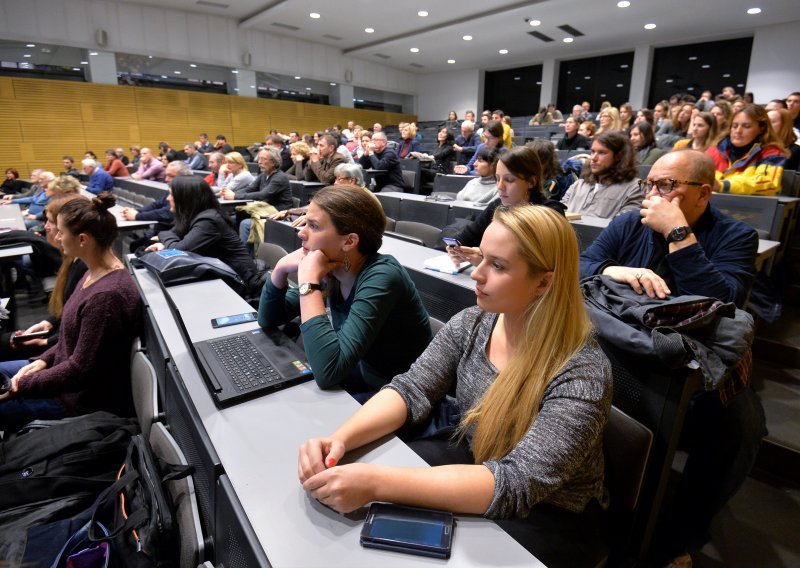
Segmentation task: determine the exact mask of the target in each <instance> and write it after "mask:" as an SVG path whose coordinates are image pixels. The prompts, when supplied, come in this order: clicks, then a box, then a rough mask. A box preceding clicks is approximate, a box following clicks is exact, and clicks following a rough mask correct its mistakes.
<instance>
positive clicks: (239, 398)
mask: <svg viewBox="0 0 800 568" xmlns="http://www.w3.org/2000/svg"><path fill="white" fill-rule="evenodd" d="M162 289H163V288H162ZM164 296H165V297H166V298H167V303H168V304H169V306H170V309H171V310H172V313H173V315H174V317H175V321H176V322H177V323H178V327H179V328H180V330H181V335H183V339H184V341H185V342H186V345H188V346H189V348H190V350H191V353H192V356H193V357H194V360H195V362H196V363H197V367H198V368H199V369H200V374H201V375H202V376H203V379H204V380H205V383H206V386H207V387H208V390H209V392H210V393H211V398H213V399H214V404H216V405H217V406H218V407H219V408H225V407H228V406H233V405H234V404H238V403H240V402H244V401H245V400H250V399H253V398H258V397H261V396H264V395H266V394H268V393H271V392H275V391H278V390H281V389H284V388H287V387H290V386H293V385H296V384H300V383H303V382H305V381H308V380H311V379H312V378H313V375H312V374H311V367H310V366H309V365H308V362H307V360H306V355H305V352H304V351H303V349H302V348H301V347H300V346H299V345H297V344H296V343H295V342H294V341H292V340H291V339H289V338H288V337H287V336H286V335H285V334H284V333H283V332H282V331H280V330H277V329H274V330H263V329H261V328H257V329H250V330H248V331H242V332H239V333H234V334H231V335H226V336H224V337H218V338H215V339H207V340H204V341H196V342H193V341H192V340H191V338H190V337H189V332H188V330H187V329H186V323H185V322H184V321H183V318H182V317H181V313H180V310H179V309H178V307H177V306H176V305H175V303H174V302H173V300H172V298H171V297H170V295H169V294H168V293H167V291H166V290H164ZM209 325H211V323H210V322H209Z"/></svg>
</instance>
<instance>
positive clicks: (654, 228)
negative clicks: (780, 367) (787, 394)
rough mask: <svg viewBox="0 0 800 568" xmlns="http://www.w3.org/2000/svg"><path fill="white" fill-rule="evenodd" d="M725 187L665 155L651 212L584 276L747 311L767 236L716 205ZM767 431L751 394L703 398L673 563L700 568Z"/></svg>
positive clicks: (668, 539) (613, 235)
mask: <svg viewBox="0 0 800 568" xmlns="http://www.w3.org/2000/svg"><path fill="white" fill-rule="evenodd" d="M715 183H716V182H715V177H714V163H713V161H712V160H711V158H710V157H708V156H706V155H705V154H703V153H701V152H698V151H695V150H682V151H680V152H671V153H669V154H666V155H665V156H663V157H662V158H660V159H659V160H658V161H657V162H656V163H655V164H654V165H653V167H652V169H651V170H650V174H649V176H648V178H647V179H646V180H642V181H641V185H642V189H643V191H645V192H646V198H645V200H644V202H643V203H642V208H641V211H638V212H632V213H626V214H624V215H620V216H619V217H617V218H616V219H614V220H613V221H612V222H611V223H610V224H609V226H608V227H607V228H606V229H605V230H604V231H603V232H602V233H601V234H600V236H598V237H597V239H596V240H595V241H594V242H593V243H592V244H591V245H590V246H589V247H588V248H587V249H586V250H585V251H584V252H583V253H582V254H581V266H580V268H581V277H582V278H586V277H589V276H593V275H596V274H603V275H605V276H608V277H610V278H612V279H613V280H615V281H617V282H624V283H627V284H629V285H630V286H631V288H633V290H634V291H635V292H636V293H637V294H647V295H648V296H649V297H651V298H654V297H658V298H666V297H667V296H681V295H699V296H707V297H712V298H718V299H719V300H722V301H723V302H734V303H735V304H737V305H738V306H739V307H741V306H742V305H743V304H744V301H745V299H746V298H747V294H748V292H749V290H750V287H751V285H752V283H753V280H754V279H755V274H756V271H755V259H756V251H757V249H758V235H757V233H756V231H755V230H754V229H752V228H751V227H749V226H747V225H746V224H744V223H742V222H741V221H738V220H736V219H734V218H732V217H729V216H727V215H725V214H723V213H721V212H720V211H718V210H716V209H715V208H713V207H711V206H710V205H709V198H710V197H711V192H712V190H713V189H714V186H715ZM765 434H766V427H765V421H764V410H763V408H762V407H761V403H760V402H759V400H758V397H757V396H756V394H755V393H754V392H753V390H752V389H751V388H749V387H746V388H745V389H744V390H743V391H742V392H740V393H739V394H738V395H737V396H736V397H735V398H733V400H731V401H729V403H728V404H727V405H723V403H722V402H721V400H720V396H719V393H718V392H717V391H705V390H701V391H698V392H697V393H695V394H694V395H693V397H692V398H691V400H690V403H689V407H688V410H687V414H686V420H685V423H684V432H683V437H684V439H685V440H687V445H688V453H689V457H688V459H687V462H686V466H685V467H684V472H683V477H682V479H681V484H680V486H679V489H678V494H677V495H676V498H675V504H674V506H673V509H672V511H671V514H670V515H669V518H668V521H667V522H666V523H665V525H664V526H663V527H662V529H663V533H662V534H661V535H660V536H661V538H662V542H661V547H660V548H661V552H662V554H663V555H664V557H665V558H673V559H675V563H673V564H672V565H675V566H684V565H685V566H691V559H690V557H689V553H694V552H697V551H699V550H700V549H701V548H702V547H703V545H704V544H705V543H706V542H707V541H708V540H709V539H710V533H709V528H710V525H711V520H712V519H713V517H714V515H715V514H716V513H717V512H719V510H720V509H722V507H723V506H724V505H725V503H726V502H727V501H728V500H729V499H730V498H731V497H732V496H733V495H734V494H735V493H736V491H737V490H738V489H739V487H740V486H741V485H742V483H743V482H744V480H745V478H746V477H747V474H748V473H749V471H750V468H751V467H752V465H753V462H754V461H755V458H756V454H757V453H758V448H759V446H760V443H761V438H762V437H763V436H764V435H765ZM678 561H680V562H678ZM687 562H688V563H687Z"/></svg>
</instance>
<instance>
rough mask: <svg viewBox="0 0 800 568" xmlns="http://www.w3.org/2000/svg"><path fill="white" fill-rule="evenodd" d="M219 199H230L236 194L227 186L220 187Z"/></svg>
mask: <svg viewBox="0 0 800 568" xmlns="http://www.w3.org/2000/svg"><path fill="white" fill-rule="evenodd" d="M219 197H220V199H224V200H225V201H232V200H233V199H234V198H235V197H236V195H235V194H234V193H233V192H232V191H231V190H230V189H228V188H227V187H224V188H222V190H220V192H219Z"/></svg>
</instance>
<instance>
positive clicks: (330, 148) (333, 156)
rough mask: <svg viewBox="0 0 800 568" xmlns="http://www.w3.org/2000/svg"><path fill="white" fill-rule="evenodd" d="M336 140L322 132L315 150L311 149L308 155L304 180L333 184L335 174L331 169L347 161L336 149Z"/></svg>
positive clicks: (337, 145)
mask: <svg viewBox="0 0 800 568" xmlns="http://www.w3.org/2000/svg"><path fill="white" fill-rule="evenodd" d="M338 147H339V144H338V140H337V139H336V138H334V137H333V136H332V135H330V134H324V135H322V136H321V137H320V139H319V142H318V143H317V152H316V153H315V152H314V151H313V150H312V152H311V154H309V156H308V164H307V165H306V173H305V175H306V181H320V182H322V183H326V184H328V185H331V184H333V182H334V181H335V180H336V175H335V174H334V173H333V170H334V169H335V168H336V166H338V165H339V164H344V163H347V158H346V157H345V156H342V155H341V154H340V153H339V152H337V151H336V148H338Z"/></svg>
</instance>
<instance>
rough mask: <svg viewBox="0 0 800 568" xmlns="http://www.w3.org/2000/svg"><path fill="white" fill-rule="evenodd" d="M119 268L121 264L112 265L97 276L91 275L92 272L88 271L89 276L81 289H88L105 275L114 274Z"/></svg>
mask: <svg viewBox="0 0 800 568" xmlns="http://www.w3.org/2000/svg"><path fill="white" fill-rule="evenodd" d="M120 268H122V264H113V265H112V266H110V267H109V268H105V269H102V270H100V272H98V273H97V274H92V272H91V271H90V272H89V276H87V277H86V280H85V281H84V283H83V287H84V288H88V287H89V286H91V285H92V284H94V283H95V282H97V281H98V280H100V279H101V278H102V277H103V276H105V275H106V274H109V273H111V272H114V271H115V270H119V269H120Z"/></svg>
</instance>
